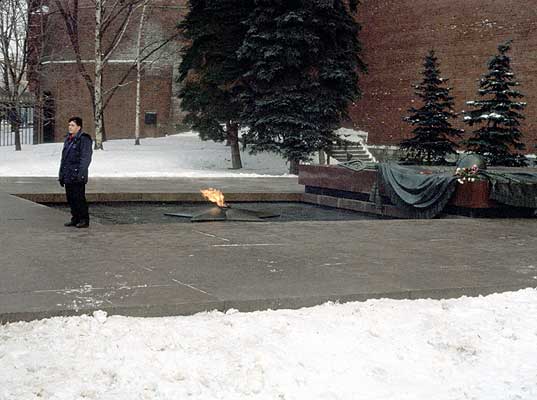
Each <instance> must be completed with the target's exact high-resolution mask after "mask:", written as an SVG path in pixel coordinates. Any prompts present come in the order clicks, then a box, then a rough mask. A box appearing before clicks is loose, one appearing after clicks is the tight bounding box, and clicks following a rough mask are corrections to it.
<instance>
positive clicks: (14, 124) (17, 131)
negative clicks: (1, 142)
mask: <svg viewBox="0 0 537 400" xmlns="http://www.w3.org/2000/svg"><path fill="white" fill-rule="evenodd" d="M12 117H13V118H12V121H11V132H13V134H14V136H15V151H21V150H22V147H21V124H20V116H19V112H18V110H17V109H16V108H14V109H13V111H12Z"/></svg>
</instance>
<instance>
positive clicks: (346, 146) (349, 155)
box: [329, 141, 376, 163]
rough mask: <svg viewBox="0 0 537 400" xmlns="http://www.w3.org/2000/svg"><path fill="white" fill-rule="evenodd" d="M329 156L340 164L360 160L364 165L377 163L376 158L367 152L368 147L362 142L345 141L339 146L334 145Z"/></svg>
mask: <svg viewBox="0 0 537 400" xmlns="http://www.w3.org/2000/svg"><path fill="white" fill-rule="evenodd" d="M329 154H330V157H332V158H334V159H336V160H337V161H339V162H345V161H350V160H360V161H362V162H364V163H374V162H376V160H375V157H373V155H372V154H371V153H370V152H369V151H368V150H367V146H365V145H364V144H363V143H360V142H348V141H345V142H343V143H342V144H341V145H339V146H338V145H337V144H334V146H333V147H332V150H331V151H330V152H329Z"/></svg>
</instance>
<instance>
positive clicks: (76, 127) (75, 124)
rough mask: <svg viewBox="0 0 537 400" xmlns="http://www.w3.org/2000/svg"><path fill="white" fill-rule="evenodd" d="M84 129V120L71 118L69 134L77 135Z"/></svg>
mask: <svg viewBox="0 0 537 400" xmlns="http://www.w3.org/2000/svg"><path fill="white" fill-rule="evenodd" d="M81 129H82V118H80V117H72V118H69V133H70V134H71V135H76V134H77V133H78V132H79V131H80V130H81Z"/></svg>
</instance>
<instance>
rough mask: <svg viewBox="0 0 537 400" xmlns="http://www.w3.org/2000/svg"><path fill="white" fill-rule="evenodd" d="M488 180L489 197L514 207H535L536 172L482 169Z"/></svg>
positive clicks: (536, 201)
mask: <svg viewBox="0 0 537 400" xmlns="http://www.w3.org/2000/svg"><path fill="white" fill-rule="evenodd" d="M481 175H483V176H485V177H486V178H487V179H488V180H489V181H490V196H489V197H490V198H491V199H492V200H495V201H497V202H498V203H502V204H507V205H510V206H514V207H527V208H537V173H531V172H503V171H502V172H499V171H497V172H495V171H482V172H481Z"/></svg>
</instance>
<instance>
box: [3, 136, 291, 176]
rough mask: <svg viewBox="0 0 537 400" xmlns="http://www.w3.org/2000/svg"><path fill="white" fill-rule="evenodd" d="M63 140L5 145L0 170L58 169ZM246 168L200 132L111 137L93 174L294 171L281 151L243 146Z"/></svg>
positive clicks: (45, 172) (48, 172) (96, 156)
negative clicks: (236, 164) (16, 147)
mask: <svg viewBox="0 0 537 400" xmlns="http://www.w3.org/2000/svg"><path fill="white" fill-rule="evenodd" d="M62 147H63V144H62V143H50V144H40V145H23V147H22V151H20V152H16V151H15V150H14V147H12V146H10V147H3V146H2V147H0V176H49V177H55V176H57V175H58V168H59V165H60V159H61V151H62ZM241 156H242V159H243V166H244V168H243V169H241V170H230V169H229V168H230V167H231V152H230V149H229V147H227V146H225V144H224V143H215V142H212V141H206V142H204V141H202V140H200V139H199V137H198V135H197V134H196V133H192V132H190V133H187V134H180V135H172V136H167V137H164V138H148V139H142V144H141V145H140V146H134V140H130V139H124V140H110V141H107V142H105V143H104V151H94V153H93V161H92V164H91V166H90V178H91V177H258V176H289V175H288V174H287V172H288V169H289V167H288V165H286V161H285V160H284V159H282V158H281V157H279V156H277V155H274V154H270V153H261V154H256V155H250V154H248V152H247V151H246V152H241Z"/></svg>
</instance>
